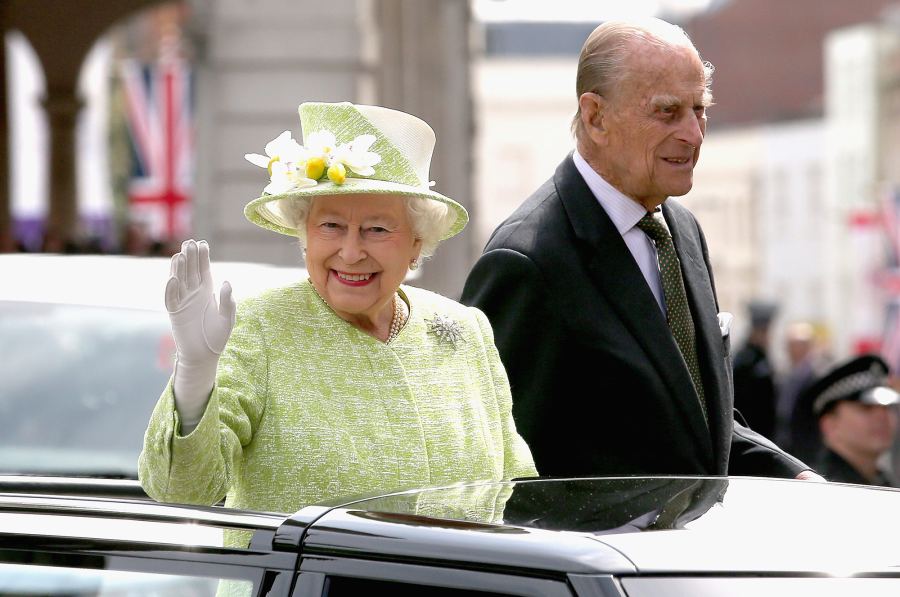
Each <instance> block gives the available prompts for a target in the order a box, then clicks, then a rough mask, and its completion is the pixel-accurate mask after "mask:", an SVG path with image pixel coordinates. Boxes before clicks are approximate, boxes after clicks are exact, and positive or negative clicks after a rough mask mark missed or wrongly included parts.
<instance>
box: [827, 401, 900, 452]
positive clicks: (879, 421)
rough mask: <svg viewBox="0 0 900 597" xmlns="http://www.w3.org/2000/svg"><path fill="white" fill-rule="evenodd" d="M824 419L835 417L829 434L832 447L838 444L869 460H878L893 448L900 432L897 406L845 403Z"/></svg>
mask: <svg viewBox="0 0 900 597" xmlns="http://www.w3.org/2000/svg"><path fill="white" fill-rule="evenodd" d="M824 416H826V417H833V419H832V424H831V426H830V429H828V430H827V431H826V433H825V437H826V441H827V442H828V443H829V444H833V443H836V444H837V445H840V446H843V447H844V449H846V450H850V451H851V452H852V453H855V454H860V455H864V456H866V457H868V458H877V457H878V456H880V455H881V454H882V453H884V452H885V451H886V450H887V449H888V448H890V447H891V444H892V443H893V441H894V434H895V433H896V431H897V411H896V407H893V406H881V405H879V404H861V403H859V402H856V401H853V400H842V401H840V402H839V403H838V404H837V405H836V406H835V408H834V410H833V411H832V412H830V413H828V414H826V415H824Z"/></svg>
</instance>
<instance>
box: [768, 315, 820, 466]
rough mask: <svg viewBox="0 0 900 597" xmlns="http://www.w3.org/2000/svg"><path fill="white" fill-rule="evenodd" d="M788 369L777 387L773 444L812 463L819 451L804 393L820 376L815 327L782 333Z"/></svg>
mask: <svg viewBox="0 0 900 597" xmlns="http://www.w3.org/2000/svg"><path fill="white" fill-rule="evenodd" d="M785 347H786V349H787V356H788V362H789V368H788V370H787V371H786V373H785V374H784V375H783V376H782V378H781V380H780V382H779V384H778V394H777V399H776V405H775V413H776V422H775V425H776V427H775V443H777V444H778V445H779V446H782V447H784V448H785V449H786V450H788V451H790V452H791V454H794V455H796V456H797V458H800V459H802V460H804V461H805V462H814V461H815V459H816V458H817V457H818V455H819V452H820V451H821V449H822V437H821V434H820V433H819V423H818V421H817V420H816V417H815V416H814V415H813V411H812V398H811V397H810V396H809V394H807V393H806V392H805V391H806V390H807V389H808V388H809V387H810V386H811V385H812V384H813V382H814V381H815V380H816V379H817V378H818V377H819V376H820V375H821V372H822V364H821V359H820V355H819V352H818V341H817V338H816V330H815V327H813V325H812V324H811V323H809V322H806V321H795V322H792V323H791V324H789V325H788V326H787V328H786V329H785Z"/></svg>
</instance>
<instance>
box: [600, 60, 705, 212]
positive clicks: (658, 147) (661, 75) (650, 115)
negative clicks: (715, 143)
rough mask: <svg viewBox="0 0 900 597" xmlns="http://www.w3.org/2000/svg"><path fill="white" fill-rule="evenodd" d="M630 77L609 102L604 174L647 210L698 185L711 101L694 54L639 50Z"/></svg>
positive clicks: (629, 67) (630, 64)
mask: <svg viewBox="0 0 900 597" xmlns="http://www.w3.org/2000/svg"><path fill="white" fill-rule="evenodd" d="M626 66H627V71H628V74H626V75H625V78H624V80H623V81H622V82H621V83H620V84H619V85H618V86H617V87H616V89H614V90H613V92H612V93H611V94H610V95H611V96H610V97H606V98H604V100H605V110H604V112H603V128H604V130H605V134H603V135H601V137H600V145H601V149H600V154H601V155H600V157H599V159H598V160H597V163H598V165H599V166H600V174H601V176H603V178H604V179H606V180H607V182H609V183H610V184H612V185H613V186H614V187H616V188H617V189H619V190H620V191H622V192H623V193H624V194H626V195H628V196H629V197H631V198H632V199H634V200H636V201H638V202H639V203H641V204H642V205H644V206H645V207H647V208H648V209H649V208H650V207H655V206H656V205H659V204H661V203H662V202H663V201H665V199H666V198H667V197H670V196H680V195H684V194H685V193H687V192H688V191H690V190H691V186H692V185H693V172H694V166H695V165H696V164H697V159H698V158H699V157H700V145H701V143H703V135H704V134H705V133H706V107H707V104H708V103H709V94H708V92H707V90H706V86H705V74H704V70H703V64H702V62H701V61H700V57H699V56H698V55H697V53H696V52H695V51H694V50H693V49H691V48H687V47H684V48H671V47H668V48H660V47H657V46H653V45H650V44H649V43H638V44H635V51H634V52H633V53H632V54H630V55H629V57H628V59H627V61H626Z"/></svg>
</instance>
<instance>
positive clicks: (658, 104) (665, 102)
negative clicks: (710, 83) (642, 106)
mask: <svg viewBox="0 0 900 597" xmlns="http://www.w3.org/2000/svg"><path fill="white" fill-rule="evenodd" d="M683 104H684V102H683V101H682V100H681V98H680V97H678V96H676V95H670V94H662V95H655V96H653V97H652V98H650V106H651V107H652V108H653V109H655V110H661V109H663V108H678V107H680V106H682V105H683ZM696 105H698V106H703V107H704V108H708V107H709V106H711V105H712V94H711V93H709V92H708V91H705V92H704V93H703V94H702V95H701V96H700V100H699V101H698V102H696Z"/></svg>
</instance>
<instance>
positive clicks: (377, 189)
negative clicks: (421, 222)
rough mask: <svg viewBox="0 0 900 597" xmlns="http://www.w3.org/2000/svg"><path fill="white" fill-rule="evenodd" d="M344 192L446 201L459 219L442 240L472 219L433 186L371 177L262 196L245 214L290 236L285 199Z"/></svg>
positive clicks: (292, 228)
mask: <svg viewBox="0 0 900 597" xmlns="http://www.w3.org/2000/svg"><path fill="white" fill-rule="evenodd" d="M341 195H398V196H402V197H421V198H423V199H431V200H434V201H439V202H441V203H444V204H446V205H447V206H448V207H449V208H450V210H451V211H452V212H453V213H454V214H455V215H456V219H455V220H454V221H453V224H452V225H451V226H450V228H449V229H448V230H447V231H446V232H445V233H444V235H443V236H442V237H441V240H446V239H448V238H450V237H453V236H456V235H457V234H459V233H460V232H461V231H462V229H463V228H465V227H466V224H467V223H468V221H469V214H468V212H467V211H466V208H464V207H463V206H462V205H460V204H459V203H457V202H456V201H454V200H453V199H450V198H449V197H445V196H444V195H441V194H440V193H437V192H435V191H432V190H431V189H423V188H417V187H412V186H409V185H405V184H401V183H396V182H389V181H384V180H375V179H370V178H347V180H345V181H344V183H343V184H339V185H338V184H334V183H333V182H331V181H323V182H319V183H318V184H317V185H315V186H312V187H304V188H302V189H297V190H295V191H290V192H288V193H281V194H278V195H263V196H261V197H257V198H256V199H254V200H253V201H251V202H250V203H248V204H247V205H246V207H244V216H245V217H246V218H247V219H248V220H250V221H251V222H253V223H254V224H256V225H257V226H260V227H262V228H265V229H267V230H272V231H274V232H279V233H281V234H286V235H288V236H298V234H297V229H296V228H295V227H294V226H293V222H291V219H290V218H289V217H288V216H287V215H286V213H285V211H284V210H283V209H282V205H284V204H285V202H290V201H293V200H294V199H298V198H300V197H334V196H341Z"/></svg>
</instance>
